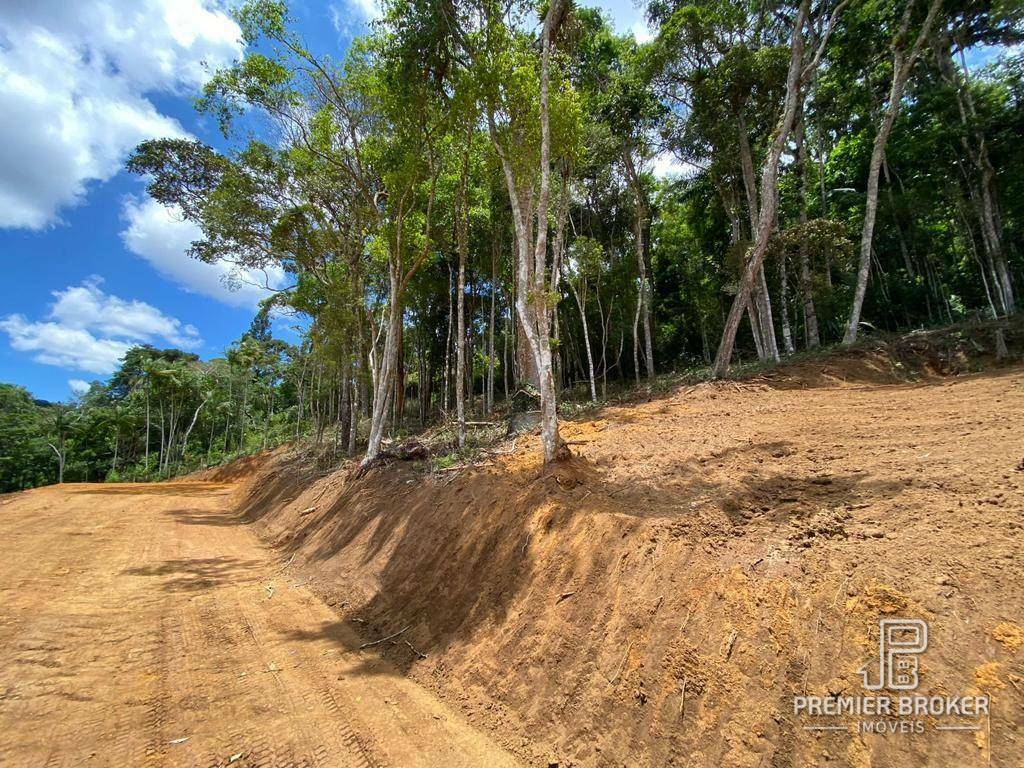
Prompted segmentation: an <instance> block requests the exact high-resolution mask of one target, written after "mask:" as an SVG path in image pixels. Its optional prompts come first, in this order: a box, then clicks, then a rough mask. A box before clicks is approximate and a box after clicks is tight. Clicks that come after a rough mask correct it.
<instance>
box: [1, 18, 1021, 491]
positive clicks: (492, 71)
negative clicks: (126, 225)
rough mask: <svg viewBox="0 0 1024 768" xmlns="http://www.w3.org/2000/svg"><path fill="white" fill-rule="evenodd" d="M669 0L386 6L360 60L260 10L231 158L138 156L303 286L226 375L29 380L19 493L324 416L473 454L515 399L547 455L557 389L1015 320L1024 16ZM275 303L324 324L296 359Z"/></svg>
mask: <svg viewBox="0 0 1024 768" xmlns="http://www.w3.org/2000/svg"><path fill="white" fill-rule="evenodd" d="M647 13H648V19H649V23H650V25H651V27H652V29H654V30H655V32H656V34H655V37H654V38H653V39H652V40H651V41H649V42H647V43H644V44H638V43H637V42H636V41H635V40H634V39H633V38H632V36H617V35H615V34H614V32H613V31H612V30H611V28H610V25H609V22H608V21H607V20H606V19H605V18H603V17H602V15H601V14H600V13H599V12H597V11H595V10H593V9H588V8H585V7H582V6H576V5H573V4H571V3H569V2H568V0H553V1H552V2H550V3H549V4H546V5H544V6H543V7H541V8H540V9H539V10H538V8H537V6H535V5H534V4H532V3H525V2H511V3H500V4H496V3H492V2H491V1H490V0H465V1H463V0H454V2H453V1H451V0H449V1H447V2H434V1H433V0H388V2H387V3H386V4H385V13H384V16H383V18H382V19H381V20H380V21H378V22H376V23H375V24H374V26H373V30H372V32H371V33H370V34H369V35H368V36H366V37H364V38H362V39H360V40H358V41H356V43H355V44H354V45H353V46H352V47H351V49H350V50H349V51H348V52H347V55H346V56H345V58H344V60H342V61H340V62H339V61H335V60H333V59H331V58H328V57H318V56H315V55H314V54H313V53H311V52H310V51H309V50H307V49H306V47H305V46H304V44H303V41H302V40H301V39H300V38H299V37H298V36H297V35H295V34H294V32H293V31H291V28H290V23H289V19H288V16H287V10H286V8H285V6H284V4H283V3H279V2H276V1H275V0H250V2H247V3H245V4H244V5H243V6H242V7H241V8H240V9H239V10H238V12H237V19H238V21H239V24H240V26H241V27H242V29H243V32H244V36H245V40H246V43H247V49H246V50H247V53H246V55H245V57H244V58H243V59H242V60H241V61H238V62H237V63H236V64H235V65H234V66H232V67H230V68H228V69H226V70H224V71H220V72H218V73H216V75H215V77H214V78H213V79H212V81H211V82H210V83H209V85H208V87H207V88H206V91H205V92H204V94H203V95H202V97H201V98H200V99H199V100H198V102H197V108H198V109H200V110H202V111H204V112H206V113H208V114H210V115H213V116H215V117H216V118H217V119H218V120H219V122H220V126H221V128H222V130H223V132H224V134H225V137H226V138H227V139H228V140H229V143H230V145H231V146H232V147H233V149H231V150H230V151H226V152H221V151H217V150H215V149H213V148H212V147H209V146H207V145H204V144H202V143H200V142H196V141H185V140H169V139H165V140H154V141H149V142H145V143H144V144H142V145H141V146H139V147H138V149H137V150H136V152H135V153H134V155H133V156H132V158H131V159H130V161H129V168H130V169H131V170H132V171H134V172H137V173H140V174H143V175H144V176H145V177H146V178H147V179H148V182H149V192H150V194H151V195H152V196H153V197H154V198H155V199H156V200H158V201H160V202H161V203H164V204H166V205H170V206H175V207H176V208H178V209H179V210H180V212H181V214H182V215H183V216H185V217H186V218H187V219H189V220H191V221H194V222H196V223H197V224H198V225H199V226H200V227H201V228H202V232H203V239H202V240H199V241H197V242H195V243H194V244H193V246H192V255H193V256H194V257H196V258H199V259H203V260H206V261H221V260H224V261H229V262H232V263H235V264H237V265H239V266H243V267H246V268H256V269H267V268H272V267H273V268H281V269H283V270H284V272H285V273H286V274H287V275H288V276H289V278H290V284H289V286H287V287H286V288H284V289H282V290H279V291H278V292H276V293H275V294H274V295H273V296H272V297H271V298H270V299H268V300H267V301H266V302H265V306H264V308H263V310H262V311H261V315H260V316H259V317H258V318H257V321H256V323H255V324H254V331H252V332H250V333H249V334H247V335H246V336H245V337H243V339H242V340H241V341H239V342H238V343H237V344H236V345H235V346H234V347H233V348H232V349H231V350H230V351H229V352H228V354H227V356H226V358H225V359H224V360H214V361H211V362H208V363H200V362H199V361H197V360H195V359H194V358H190V357H189V356H188V355H184V354H182V353H178V352H174V351H165V352H160V351H158V350H151V349H140V350H135V351H133V352H132V353H131V354H130V355H129V356H128V358H127V359H126V360H125V364H124V366H123V367H122V369H121V371H119V372H118V373H117V374H116V375H115V376H114V377H113V379H111V381H110V383H109V384H108V385H105V386H102V385H101V386H97V387H94V389H93V390H92V391H91V392H90V393H89V394H88V395H87V396H85V397H84V398H83V400H82V402H81V403H80V404H78V405H77V406H75V407H72V408H68V407H65V406H47V407H45V408H43V409H42V410H41V411H39V410H38V406H31V403H30V401H28V399H27V395H25V393H24V392H20V391H18V390H5V391H4V397H5V400H6V401H10V402H11V403H16V405H12V406H8V405H6V404H5V406H4V411H5V414H6V413H8V412H10V413H11V414H12V415H11V416H9V417H8V416H6V415H5V416H4V418H5V419H7V421H5V423H4V426H3V429H4V431H5V434H4V435H2V436H0V442H2V445H3V451H4V453H3V456H4V459H3V460H4V461H5V462H9V463H10V465H11V466H14V465H15V464H17V465H18V466H19V467H20V466H22V464H20V463H19V462H23V461H28V462H29V463H28V466H27V468H25V469H19V470H18V472H11V471H9V470H7V469H5V471H4V476H5V483H6V487H20V486H22V485H31V484H34V483H37V482H42V481H44V480H53V479H56V477H55V471H51V469H50V467H52V466H56V460H57V457H58V456H60V455H66V466H65V469H64V472H65V476H66V477H70V476H71V472H74V476H75V478H76V479H79V478H90V479H99V478H101V477H104V476H117V477H142V476H152V475H154V474H169V473H173V472H174V471H176V470H177V469H178V468H179V467H181V466H195V465H196V464H197V463H201V462H203V461H211V462H212V461H217V460H220V459H221V458H223V457H225V456H231V455H235V454H237V453H239V452H243V451H246V450H252V449H254V448H258V447H261V446H264V445H269V444H273V443H275V442H278V441H280V440H283V439H287V438H288V436H290V435H292V434H295V433H297V432H299V431H304V430H306V429H309V428H310V426H311V425H312V426H313V427H315V429H316V432H317V434H318V435H319V436H320V437H321V438H322V436H323V433H324V430H325V429H326V428H327V427H328V426H331V427H332V431H331V433H330V434H331V435H332V437H331V439H332V440H333V441H334V444H335V445H336V446H337V447H338V450H339V451H344V452H347V453H354V452H356V451H357V450H358V451H365V453H364V457H365V458H364V461H367V462H370V461H373V460H374V459H375V458H376V457H378V455H379V454H380V453H381V451H382V446H383V444H384V441H385V440H386V438H387V436H388V434H389V433H391V434H394V432H395V430H396V429H400V428H401V427H402V425H403V424H405V425H409V424H427V423H429V422H434V421H442V422H445V423H450V424H452V425H453V426H454V428H455V431H456V435H457V442H458V443H459V445H463V444H464V443H465V440H466V437H465V435H466V429H467V428H466V425H465V422H466V420H467V419H472V416H471V415H470V414H472V413H474V412H476V413H482V414H489V413H491V412H492V411H493V409H494V408H495V407H496V405H497V404H499V403H502V402H503V401H507V400H509V399H510V398H513V397H514V396H515V395H518V394H520V393H525V395H524V396H523V397H520V398H518V400H523V399H525V400H529V399H531V398H533V399H534V402H535V403H537V402H539V408H540V412H541V425H542V436H543V444H544V453H545V459H546V460H554V459H556V458H558V456H559V454H560V453H561V452H562V451H563V450H564V446H563V445H562V443H561V440H560V438H559V436H558V426H557V402H558V400H559V399H560V398H565V397H573V398H577V399H594V400H596V399H598V398H600V397H602V396H603V395H604V394H605V393H606V392H607V389H608V387H610V386H622V384H623V383H625V382H630V381H637V382H638V381H640V380H642V379H644V378H646V377H651V376H653V375H655V373H656V372H657V371H659V370H662V371H663V370H669V369H675V368H680V367H688V366H693V365H712V370H713V372H714V373H715V374H716V375H720V376H722V375H726V374H727V372H728V369H729V366H730V364H731V363H734V362H735V361H736V360H737V359H744V360H750V359H754V358H758V359H760V360H763V361H766V362H772V361H777V360H779V359H780V358H781V357H783V356H785V355H787V354H790V353H792V352H794V351H796V350H799V349H805V348H814V347H818V346H820V345H824V344H833V343H847V344H849V343H853V342H854V341H855V340H856V338H857V336H858V333H863V332H864V330H865V329H867V330H868V331H870V330H872V329H876V328H881V329H888V330H895V329H898V328H908V327H917V326H921V325H926V324H937V323H944V322H951V321H956V320H960V319H964V318H968V317H972V316H988V317H1002V316H1007V315H1010V314H1013V313H1014V312H1015V311H1016V310H1017V303H1018V302H1017V296H1018V292H1019V286H1020V284H1021V275H1022V267H1024V261H1022V257H1021V250H1022V247H1024V207H1022V206H1024V189H1021V184H1022V179H1024V176H1022V174H1021V169H1022V161H1024V155H1022V153H1024V142H1022V139H1021V136H1024V111H1022V106H1021V105H1022V99H1024V61H1022V57H1021V55H1020V54H1019V53H1018V52H1016V51H1017V48H1015V47H1014V46H1015V45H1016V44H1017V43H1019V42H1020V40H1021V38H1022V24H1021V14H1022V10H1021V8H1020V6H1019V4H1018V3H1015V2H1002V1H1001V0H957V1H954V0H907V1H906V2H896V1H895V0H818V1H817V2H811V0H799V1H798V2H774V1H772V2H756V3H751V2H740V1H738V0H700V1H699V2H685V1H683V0H679V1H678V2H676V1H675V0H651V2H650V3H649V5H648V6H647ZM981 50H994V51H997V52H999V53H1000V55H999V56H998V57H996V58H995V59H994V60H993V63H992V64H990V65H987V66H985V67H983V68H977V67H976V68H971V67H970V66H969V65H968V62H969V61H970V60H971V59H972V57H973V56H974V55H975V53H976V52H978V51H981ZM254 135H255V136H262V137H263V138H262V139H260V138H253V137H254ZM668 158H672V159H674V160H675V161H676V162H677V163H678V164H679V167H681V168H682V169H683V170H682V172H680V173H677V174H674V175H673V174H670V175H668V176H667V177H666V176H664V175H659V174H656V173H655V172H654V171H655V168H656V167H658V165H659V163H664V161H665V160H666V159H668ZM268 312H279V313H295V314H298V315H301V316H303V317H304V318H306V319H307V320H308V324H309V325H308V327H309V330H308V333H307V334H306V337H305V338H304V340H303V341H302V343H301V345H300V346H299V347H298V348H291V347H289V346H287V345H284V344H281V343H280V342H276V341H274V340H272V339H270V338H268V337H267V335H266V316H267V313H268ZM533 407H537V406H536V405H534V406H533ZM33 408H37V410H33ZM154 413H156V414H157V415H156V416H154ZM21 414H23V415H21ZM8 422H9V426H8ZM40 423H46V424H47V425H48V426H47V434H48V435H49V437H48V438H47V439H45V440H44V439H43V438H38V439H39V440H42V442H41V443H39V442H34V441H32V440H28V441H25V440H18V439H11V440H9V439H8V437H7V433H10V434H20V433H19V432H18V430H22V431H23V432H22V433H23V434H26V435H30V434H33V429H34V427H33V426H32V425H33V424H40ZM147 425H148V426H147ZM333 425H336V429H335V428H334V426H333ZM146 435H148V437H146ZM46 443H49V444H50V445H49V446H47V445H45V444H46ZM9 445H13V446H15V447H14V448H8V446H9ZM40 445H42V446H43V447H42V448H41V447H40ZM61 446H63V447H61ZM47 451H49V456H48V457H47ZM22 455H26V456H30V457H32V458H30V459H25V460H23V459H21V458H18V457H20V456H22ZM44 457H45V458H46V461H44ZM61 461H64V460H63V459H62V460H61ZM47 462H48V463H47ZM43 464H45V465H46V466H47V469H46V470H45V471H43V470H41V469H40V466H42V465H43ZM7 478H10V479H9V480H8V479H7Z"/></svg>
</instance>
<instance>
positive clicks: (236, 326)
mask: <svg viewBox="0 0 1024 768" xmlns="http://www.w3.org/2000/svg"><path fill="white" fill-rule="evenodd" d="M603 5H604V7H605V8H606V9H607V10H608V11H609V12H610V14H611V15H612V16H613V18H614V19H615V21H616V26H617V27H618V28H619V29H620V30H622V31H627V30H632V29H633V27H634V26H635V25H637V24H638V23H640V24H642V21H641V18H642V12H641V11H640V10H638V9H637V8H636V7H635V6H634V5H633V3H632V1H631V0H614V2H606V3H604V4H603ZM224 8H225V3H224V2H222V0H76V1H75V2H74V3H67V2H65V0H32V1H31V2H30V1H29V0H14V1H13V2H5V3H2V4H0V267H2V273H3V282H2V283H0V381H5V382H13V383H16V384H20V385H22V386H25V387H27V388H28V389H29V390H30V391H31V392H32V393H33V394H34V395H35V396H36V397H40V398H44V399H48V400H64V399H68V398H70V397H71V396H72V395H73V392H74V390H76V389H80V388H82V387H84V386H85V384H86V383H87V382H89V381H92V380H96V379H100V380H102V379H105V378H106V377H107V376H108V375H109V373H110V372H111V371H112V370H113V369H114V367H115V366H116V364H117V359H118V357H119V356H120V355H121V354H122V353H123V351H124V350H125V349H127V348H128V347H129V346H131V345H132V344H135V343H141V342H149V343H152V344H154V345H157V346H179V347H182V348H187V349H190V350H192V351H194V352H196V353H198V354H200V355H201V356H202V357H204V358H209V357H214V356H217V355H219V354H221V352H222V351H223V349H224V347H225V346H226V345H228V344H230V343H231V342H232V341H233V340H234V339H236V338H238V336H239V335H240V334H241V333H242V332H243V331H244V330H245V329H246V328H247V327H248V325H249V322H250V320H251V319H252V316H253V313H254V311H255V308H256V303H257V301H258V300H259V298H260V297H261V296H263V295H265V291H263V290H262V289H260V288H259V287H257V285H256V283H262V282H267V281H269V282H270V283H271V284H278V285H279V284H280V282H281V281H282V280H283V279H284V278H283V277H282V276H280V275H269V276H264V275H256V276H252V275H241V276H236V279H235V280H234V283H235V284H236V285H241V290H236V291H231V290H229V289H228V288H227V287H226V286H225V284H224V282H223V280H222V277H223V275H224V273H225V272H226V271H227V268H226V267H224V268H220V267H216V266H211V265H205V264H200V263H199V262H196V261H194V260H191V259H189V258H188V257H187V256H186V255H185V253H184V251H185V249H186V248H187V247H188V244H189V243H190V242H191V240H192V239H193V238H194V237H195V236H196V232H195V230H194V229H193V228H192V227H191V226H190V225H189V224H187V223H185V222H183V221H180V220H179V219H178V218H177V217H175V215H174V214H173V212H169V211H167V210H166V209H163V208H162V207H161V206H159V205H157V204H156V203H154V202H153V201H151V200H148V198H147V197H146V195H145V190H144V185H143V182H142V181H141V180H140V179H138V178H135V177H133V176H130V175H129V174H127V173H125V172H124V171H123V170H121V169H122V168H123V165H124V161H125V159H126V157H127V155H128V153H129V152H130V151H131V149H132V148H133V147H134V146H135V145H136V144H137V143H138V142H139V141H142V140H144V139H146V138H150V137H156V136H194V137H197V138H199V139H201V140H203V141H206V142H209V143H212V144H214V145H219V144H222V140H221V138H220V136H219V135H218V133H217V132H216V128H215V126H214V125H213V124H212V123H211V122H210V121H209V119H206V118H201V117H200V116H198V115H196V113H195V112H194V111H193V109H192V106H191V99H192V97H193V96H194V95H195V93H196V92H197V90H198V89H199V88H200V87H201V85H202V83H203V82H204V81H205V79H206V77H208V75H207V72H208V68H209V67H210V66H212V67H216V66H222V65H224V64H227V63H228V62H230V61H231V60H232V59H234V58H236V57H237V56H238V55H239V54H240V53H241V48H240V44H239V43H238V37H239V35H238V29H237V26H235V25H234V22H233V21H231V20H230V18H229V17H228V15H227V14H226V13H225V12H224ZM290 8H291V13H292V15H293V17H294V18H295V20H296V22H297V26H298V29H299V31H300V33H301V34H302V35H303V36H304V37H305V39H306V41H307V43H308V45H309V46H310V47H311V48H312V49H313V50H314V51H316V52H318V53H320V54H330V55H332V56H338V57H340V56H342V55H343V54H344V50H345V47H346V46H347V45H348V43H349V42H350V40H351V37H352V35H354V34H358V33H360V32H361V31H362V30H364V29H365V24H366V23H367V21H368V19H369V18H371V17H372V15H373V14H374V13H375V12H376V11H375V6H374V0H332V1H331V2H327V1H326V0H294V1H293V2H292V3H291V4H290ZM637 29H638V30H640V29H641V27H637ZM293 322H294V320H288V319H284V320H279V321H278V322H277V323H276V326H277V327H276V328H275V332H276V333H278V334H279V335H286V334H288V333H289V331H288V327H287V326H288V325H289V324H291V323H293ZM282 326H283V327H282Z"/></svg>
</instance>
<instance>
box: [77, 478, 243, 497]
mask: <svg viewBox="0 0 1024 768" xmlns="http://www.w3.org/2000/svg"><path fill="white" fill-rule="evenodd" d="M63 490H64V492H65V493H70V494H88V495H93V496H132V497H138V496H143V495H147V494H150V495H154V496H196V497H201V498H209V497H210V496H216V495H227V494H229V493H230V492H231V486H229V485H224V484H223V483H207V482H196V481H191V480H182V481H174V482H167V483H90V484H84V483H83V484H69V485H66V486H64V488H63Z"/></svg>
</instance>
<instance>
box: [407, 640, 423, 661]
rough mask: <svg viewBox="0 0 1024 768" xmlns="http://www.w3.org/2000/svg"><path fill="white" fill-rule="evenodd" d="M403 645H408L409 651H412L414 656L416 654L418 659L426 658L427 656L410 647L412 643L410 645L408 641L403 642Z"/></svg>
mask: <svg viewBox="0 0 1024 768" xmlns="http://www.w3.org/2000/svg"><path fill="white" fill-rule="evenodd" d="M405 644H406V645H408V646H409V650H410V651H412V652H413V653H414V654H416V655H417V656H418V657H419V658H421V659H425V658H427V654H425V653H422V652H420V651H417V650H416V649H415V648H413V647H412V643H410V642H409V641H408V640H406V641H405Z"/></svg>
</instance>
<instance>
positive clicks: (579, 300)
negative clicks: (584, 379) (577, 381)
mask: <svg viewBox="0 0 1024 768" xmlns="http://www.w3.org/2000/svg"><path fill="white" fill-rule="evenodd" d="M569 288H570V289H571V290H572V295H573V296H575V297H576V306H577V307H579V310H580V323H581V324H582V325H583V346H584V347H585V348H586V350H587V372H588V374H589V381H590V399H591V401H592V402H595V403H596V402H597V384H596V382H595V381H594V353H593V352H591V350H590V331H589V330H588V329H587V305H586V296H587V286H586V284H584V285H583V292H582V296H581V295H580V291H578V290H577V289H576V286H575V285H573V283H572V281H571V280H570V281H569Z"/></svg>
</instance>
